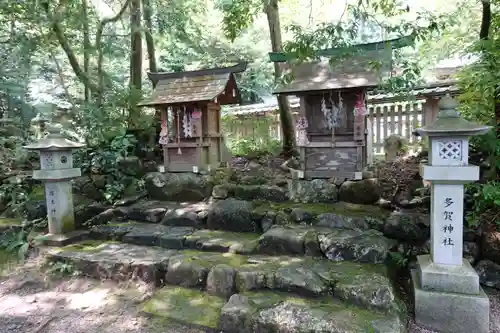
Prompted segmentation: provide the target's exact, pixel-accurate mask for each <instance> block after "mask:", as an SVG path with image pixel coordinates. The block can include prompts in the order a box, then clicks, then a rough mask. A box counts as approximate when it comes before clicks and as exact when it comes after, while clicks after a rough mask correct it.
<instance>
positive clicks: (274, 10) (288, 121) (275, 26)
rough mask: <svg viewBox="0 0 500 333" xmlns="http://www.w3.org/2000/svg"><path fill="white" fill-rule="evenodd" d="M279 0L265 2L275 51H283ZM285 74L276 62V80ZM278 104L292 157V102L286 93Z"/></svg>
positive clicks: (286, 148) (286, 150)
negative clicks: (290, 102)
mask: <svg viewBox="0 0 500 333" xmlns="http://www.w3.org/2000/svg"><path fill="white" fill-rule="evenodd" d="M278 1H279V0H269V1H268V2H267V3H265V4H264V11H265V12H266V15H267V22H268V24H269V35H270V38H271V47H272V51H273V52H281V48H282V44H283V41H282V38H281V25H280V16H279V7H278ZM282 75H283V72H282V69H281V67H280V64H279V63H277V62H275V63H274V78H275V80H276V82H278V81H279V80H280V79H281V76H282ZM277 98H278V106H279V111H280V120H281V130H282V131H283V155H284V156H286V157H291V156H292V155H293V150H294V146H295V131H294V128H293V119H292V113H291V111H290V104H289V103H288V98H287V96H286V95H278V97H277Z"/></svg>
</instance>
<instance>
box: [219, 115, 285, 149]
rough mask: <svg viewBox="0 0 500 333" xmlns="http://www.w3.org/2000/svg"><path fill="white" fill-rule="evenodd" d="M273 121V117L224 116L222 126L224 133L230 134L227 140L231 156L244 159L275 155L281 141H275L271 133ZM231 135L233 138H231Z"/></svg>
mask: <svg viewBox="0 0 500 333" xmlns="http://www.w3.org/2000/svg"><path fill="white" fill-rule="evenodd" d="M273 119H274V117H273V115H271V116H258V115H255V116H249V117H237V116H232V115H226V116H224V117H223V118H222V124H223V127H224V132H225V133H231V134H230V135H228V137H227V139H228V141H229V148H230V150H231V152H232V154H233V155H235V156H245V157H259V156H262V155H268V154H277V153H278V152H279V150H280V147H281V141H280V140H278V139H276V138H275V137H274V136H273V133H272V132H271V126H273ZM233 135H234V136H235V137H232V136H233Z"/></svg>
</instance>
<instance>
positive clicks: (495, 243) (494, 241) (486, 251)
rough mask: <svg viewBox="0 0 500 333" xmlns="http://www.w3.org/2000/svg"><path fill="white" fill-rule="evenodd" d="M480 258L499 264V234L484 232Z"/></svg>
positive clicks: (496, 232)
mask: <svg viewBox="0 0 500 333" xmlns="http://www.w3.org/2000/svg"><path fill="white" fill-rule="evenodd" d="M481 254H482V257H484V258H485V259H489V260H491V261H493V262H495V263H497V264H500V232H498V231H486V232H484V233H483V236H482V253H481Z"/></svg>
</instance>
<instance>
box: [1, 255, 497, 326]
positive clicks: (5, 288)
mask: <svg viewBox="0 0 500 333" xmlns="http://www.w3.org/2000/svg"><path fill="white" fill-rule="evenodd" d="M39 258H40V257H38V258H31V259H29V260H28V261H27V262H25V263H24V264H17V263H10V264H5V263H4V264H3V267H0V271H1V273H0V332H1V333H4V332H5V333H7V332H8V333H10V332H12V333H14V332H15V333H25V332H26V333H28V332H29V333H67V332H71V333H100V332H103V333H108V332H109V333H111V332H113V333H115V332H120V333H132V332H134V333H135V332H137V333H139V332H141V333H207V332H209V331H206V330H204V329H199V328H192V327H186V326H183V325H179V324H176V323H171V322H166V321H160V320H158V319H151V318H146V317H145V316H143V315H141V314H140V313H139V311H138V310H139V309H140V306H139V305H140V303H142V302H143V301H145V300H146V299H148V298H149V296H151V295H152V292H153V289H152V288H151V287H150V286H148V285H144V284H136V283H132V282H129V283H120V284H118V283H115V282H112V281H97V280H92V279H87V278H84V277H56V276H54V275H47V274H44V273H42V271H41V269H40V267H41V266H40V265H41V260H40V259H39ZM0 259H1V258H0ZM0 266H1V265H0ZM486 292H487V294H488V295H489V297H490V304H491V323H490V332H491V333H500V291H498V290H494V289H487V290H486ZM409 333H433V332H432V331H429V330H425V329H422V328H420V327H418V326H416V325H415V324H414V323H412V324H411V326H410V330H409Z"/></svg>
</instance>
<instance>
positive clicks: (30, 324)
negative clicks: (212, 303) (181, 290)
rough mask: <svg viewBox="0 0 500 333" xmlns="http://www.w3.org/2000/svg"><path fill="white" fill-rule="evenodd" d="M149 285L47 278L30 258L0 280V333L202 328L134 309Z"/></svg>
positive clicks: (151, 332) (153, 332) (177, 332)
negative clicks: (148, 315)
mask: <svg viewBox="0 0 500 333" xmlns="http://www.w3.org/2000/svg"><path fill="white" fill-rule="evenodd" d="M150 292H151V288H148V286H144V285H137V284H130V283H129V284H128V285H125V284H117V283H114V282H111V281H103V282H101V281H95V280H91V279H86V278H81V277H77V278H65V279H56V278H50V279H49V278H47V277H46V276H44V275H43V274H41V273H40V271H39V268H38V263H37V262H35V261H31V262H29V263H27V264H26V265H25V266H24V267H17V268H16V269H14V270H11V271H10V272H9V276H8V278H4V279H3V280H1V281H0V332H1V333H7V332H9V333H11V332H12V333H14V332H15V333H24V332H26V333H28V332H29V333H100V332H103V333H108V332H109V333H116V332H120V333H132V332H134V333H139V332H140V333H181V332H182V333H205V331H204V330H200V329H193V328H188V327H184V326H180V325H176V324H172V323H165V322H159V321H155V320H151V319H147V318H145V317H143V316H141V315H140V314H139V313H138V308H139V307H138V304H139V303H140V302H142V301H143V300H144V299H145V298H146V297H147V296H148V294H150Z"/></svg>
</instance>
